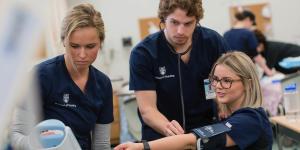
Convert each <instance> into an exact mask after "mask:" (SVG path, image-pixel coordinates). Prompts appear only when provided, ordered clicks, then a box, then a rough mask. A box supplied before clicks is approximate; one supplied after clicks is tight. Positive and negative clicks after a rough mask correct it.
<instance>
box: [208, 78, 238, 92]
mask: <svg viewBox="0 0 300 150" xmlns="http://www.w3.org/2000/svg"><path fill="white" fill-rule="evenodd" d="M209 81H210V85H211V86H213V87H216V86H217V84H218V82H220V85H221V87H222V88H224V89H230V88H231V85H232V83H233V82H236V81H242V80H241V79H237V80H234V79H231V78H228V77H225V78H222V79H219V78H218V77H216V76H210V77H209Z"/></svg>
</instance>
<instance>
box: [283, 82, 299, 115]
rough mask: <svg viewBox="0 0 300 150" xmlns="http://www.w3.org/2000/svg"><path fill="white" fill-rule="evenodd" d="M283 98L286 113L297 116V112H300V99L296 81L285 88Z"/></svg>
mask: <svg viewBox="0 0 300 150" xmlns="http://www.w3.org/2000/svg"><path fill="white" fill-rule="evenodd" d="M283 100H284V102H283V104H284V109H285V113H286V115H287V116H288V117H289V116H290V117H293V116H294V117H296V114H297V113H300V99H299V92H298V90H297V85H296V83H295V84H289V85H287V86H286V87H285V88H284V93H283Z"/></svg>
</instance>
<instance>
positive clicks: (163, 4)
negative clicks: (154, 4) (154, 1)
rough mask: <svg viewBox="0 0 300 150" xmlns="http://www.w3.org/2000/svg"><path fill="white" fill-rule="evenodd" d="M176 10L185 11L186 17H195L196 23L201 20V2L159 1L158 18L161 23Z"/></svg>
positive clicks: (185, 0) (188, 0) (182, 0)
mask: <svg viewBox="0 0 300 150" xmlns="http://www.w3.org/2000/svg"><path fill="white" fill-rule="evenodd" d="M177 8H180V9H182V10H185V11H186V12H187V16H195V17H196V20H197V22H198V21H199V20H200V19H202V18H203V13H204V10H203V7H202V0H160V3H159V8H158V17H159V19H160V20H161V22H164V21H165V19H166V17H167V16H168V15H170V14H171V13H173V12H174V10H175V9H177Z"/></svg>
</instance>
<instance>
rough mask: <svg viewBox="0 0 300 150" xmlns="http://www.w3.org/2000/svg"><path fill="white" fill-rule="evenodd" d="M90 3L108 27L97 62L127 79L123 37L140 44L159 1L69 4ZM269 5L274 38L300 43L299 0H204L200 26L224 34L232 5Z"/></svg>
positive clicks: (109, 0) (106, 0) (113, 74)
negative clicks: (143, 21) (144, 21)
mask: <svg viewBox="0 0 300 150" xmlns="http://www.w3.org/2000/svg"><path fill="white" fill-rule="evenodd" d="M79 2H90V3H92V4H94V5H95V7H96V8H97V9H98V10H100V11H101V13H102V14H103V18H104V21H105V26H106V39H105V45H104V48H103V53H104V54H103V55H102V56H100V59H99V60H98V61H97V62H96V64H95V65H96V66H98V67H99V68H100V69H101V70H104V72H106V73H107V74H109V75H110V76H111V77H118V76H122V77H123V78H124V79H125V80H128V76H129V73H128V72H129V67H128V59H129V52H130V49H131V48H125V49H124V48H123V47H122V42H121V40H122V37H128V36H130V37H132V39H133V45H135V44H136V43H138V42H139V40H140V33H139V25H138V19H139V18H145V17H155V16H157V8H158V3H159V0H98V1H96V0H94V1H93V0H85V1H83V0H69V4H70V5H73V4H77V3H79ZM264 2H268V3H270V6H271V11H272V27H273V37H270V38H272V39H276V40H281V41H288V42H293V43H298V44H300V29H299V26H300V15H299V9H300V1H299V0H285V1H283V0H203V5H204V10H205V14H204V19H203V20H201V24H202V25H204V26H207V27H210V28H212V29H215V30H216V31H218V32H219V33H220V34H223V33H224V32H225V31H226V30H228V29H229V28H230V22H229V6H232V5H243V4H255V3H264Z"/></svg>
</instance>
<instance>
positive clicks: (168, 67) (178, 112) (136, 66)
mask: <svg viewBox="0 0 300 150" xmlns="http://www.w3.org/2000/svg"><path fill="white" fill-rule="evenodd" d="M192 44H193V45H192V50H191V53H190V59H189V62H188V63H187V64H185V63H184V62H183V61H180V66H181V75H182V85H183V97H184V106H185V117H186V130H190V129H193V128H196V127H199V126H204V125H207V124H211V123H212V122H213V120H214V119H216V118H215V117H214V115H215V111H214V109H215V107H213V105H214V102H213V101H212V100H206V99H205V93H204V85H203V80H204V79H207V78H208V76H209V73H210V71H211V68H212V65H213V64H214V63H215V61H216V60H217V59H218V58H219V56H220V55H221V54H222V53H224V52H225V51H226V50H228V46H227V44H225V42H224V40H223V39H222V37H221V36H220V35H219V34H218V33H217V32H215V31H213V30H211V29H208V28H204V27H196V29H195V32H194V34H193V41H192ZM177 61H178V57H177V55H176V54H174V53H172V52H171V49H170V48H169V47H168V46H167V41H166V38H165V36H164V33H163V31H160V32H158V33H155V34H152V35H150V36H148V37H147V38H146V39H144V40H143V41H142V42H140V43H139V44H138V45H137V46H136V47H135V48H134V49H133V50H132V52H131V56H130V82H129V86H130V90H135V91H142V90H155V91H156V94H157V107H158V110H159V111H160V112H161V113H162V114H163V115H165V116H166V117H167V118H168V120H176V121H178V122H179V123H180V124H181V125H182V122H183V121H182V108H181V100H180V88H179V77H178V65H177ZM139 115H140V114H139ZM140 120H141V122H142V139H145V140H154V139H158V138H161V137H163V136H162V135H160V134H159V133H158V132H156V131H154V130H153V129H151V128H150V127H149V126H147V125H146V124H145V123H144V122H143V120H142V119H141V116H140Z"/></svg>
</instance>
